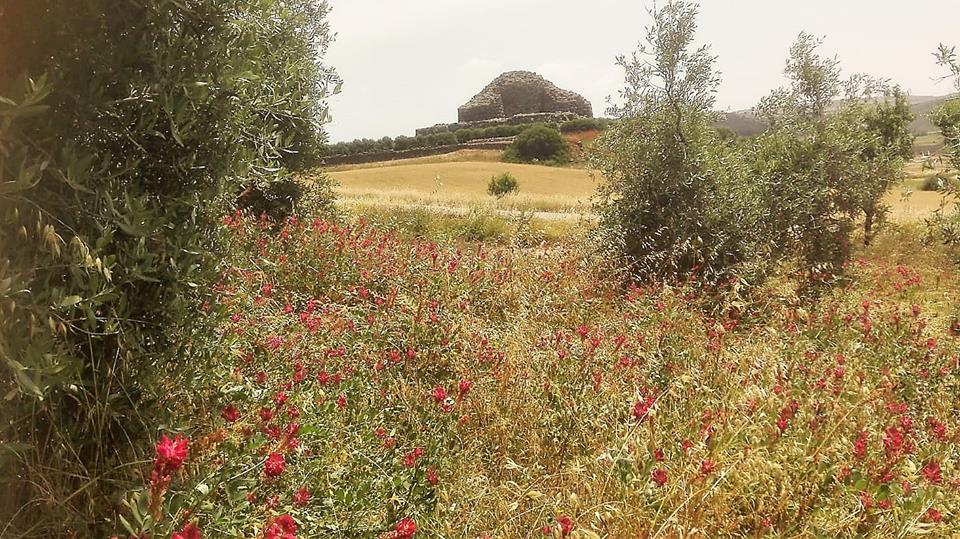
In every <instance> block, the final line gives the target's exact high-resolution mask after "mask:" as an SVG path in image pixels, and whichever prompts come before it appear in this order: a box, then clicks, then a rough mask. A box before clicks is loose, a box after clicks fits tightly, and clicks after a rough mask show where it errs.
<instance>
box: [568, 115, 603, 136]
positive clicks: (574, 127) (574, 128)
mask: <svg viewBox="0 0 960 539" xmlns="http://www.w3.org/2000/svg"><path fill="white" fill-rule="evenodd" d="M609 126H610V119H609V118H577V119H575V120H570V121H567V122H563V123H562V124H560V132H561V133H579V132H582V131H603V130H605V129H606V128H607V127H609Z"/></svg>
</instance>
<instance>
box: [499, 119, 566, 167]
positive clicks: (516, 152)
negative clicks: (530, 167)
mask: <svg viewBox="0 0 960 539" xmlns="http://www.w3.org/2000/svg"><path fill="white" fill-rule="evenodd" d="M504 158H505V159H507V160H508V161H516V162H521V163H530V162H535V161H536V162H546V163H554V164H559V163H565V162H567V161H569V160H570V154H569V152H568V150H567V143H566V141H565V140H564V139H563V136H562V135H560V131H558V130H557V129H553V128H550V127H547V126H544V125H536V126H533V127H528V128H526V129H524V130H523V132H521V133H520V134H519V135H517V139H516V140H515V141H514V142H513V144H512V145H511V146H510V148H509V149H508V151H507V152H505V154H504Z"/></svg>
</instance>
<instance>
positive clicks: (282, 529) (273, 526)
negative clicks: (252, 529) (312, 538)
mask: <svg viewBox="0 0 960 539" xmlns="http://www.w3.org/2000/svg"><path fill="white" fill-rule="evenodd" d="M296 533H297V522H296V521H295V520H293V517H291V516H290V515H280V516H278V517H277V518H275V519H273V522H271V523H270V525H269V526H267V529H266V531H265V532H264V534H263V536H264V539H296V535H295V534H296Z"/></svg>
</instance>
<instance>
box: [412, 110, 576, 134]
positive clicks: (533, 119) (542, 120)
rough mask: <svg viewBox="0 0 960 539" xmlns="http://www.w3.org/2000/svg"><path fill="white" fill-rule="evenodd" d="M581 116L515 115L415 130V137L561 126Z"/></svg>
mask: <svg viewBox="0 0 960 539" xmlns="http://www.w3.org/2000/svg"><path fill="white" fill-rule="evenodd" d="M580 117H581V116H580V115H578V114H575V113H573V112H538V113H535V114H517V115H516V116H512V117H510V118H493V119H490V120H481V121H479V122H458V123H455V124H437V125H434V126H432V127H423V128H420V129H417V136H420V135H435V134H437V133H452V132H454V131H459V130H461V129H483V128H486V127H496V126H498V125H525V124H562V123H563V122H568V121H570V120H575V119H577V118H580Z"/></svg>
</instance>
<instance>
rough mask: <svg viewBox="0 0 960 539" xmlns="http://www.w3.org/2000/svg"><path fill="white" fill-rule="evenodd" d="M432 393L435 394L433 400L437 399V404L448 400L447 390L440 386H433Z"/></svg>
mask: <svg viewBox="0 0 960 539" xmlns="http://www.w3.org/2000/svg"><path fill="white" fill-rule="evenodd" d="M431 395H433V400H435V401H437V404H443V401H445V400H447V390H446V389H443V388H442V387H440V386H437V387H435V388H433V392H432V393H431Z"/></svg>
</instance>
